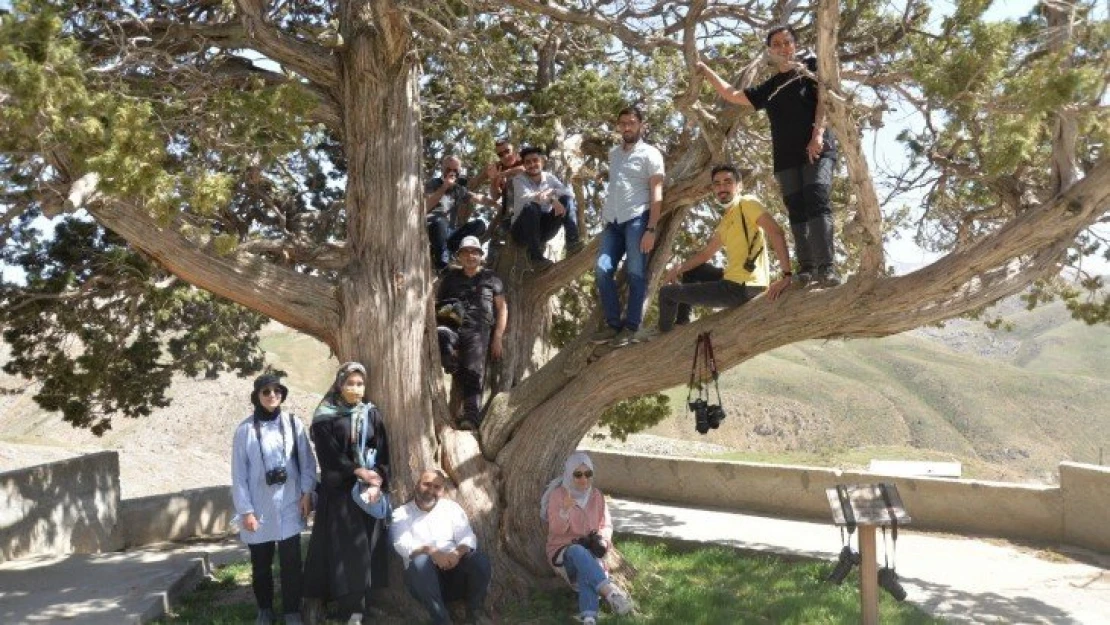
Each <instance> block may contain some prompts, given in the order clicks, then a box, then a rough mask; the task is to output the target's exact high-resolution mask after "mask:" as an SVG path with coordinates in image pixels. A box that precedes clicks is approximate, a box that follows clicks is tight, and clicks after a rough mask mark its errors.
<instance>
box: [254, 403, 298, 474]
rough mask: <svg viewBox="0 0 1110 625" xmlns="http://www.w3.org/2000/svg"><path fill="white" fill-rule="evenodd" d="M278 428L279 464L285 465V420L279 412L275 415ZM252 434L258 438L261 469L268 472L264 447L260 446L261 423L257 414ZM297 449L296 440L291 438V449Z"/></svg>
mask: <svg viewBox="0 0 1110 625" xmlns="http://www.w3.org/2000/svg"><path fill="white" fill-rule="evenodd" d="M277 422H278V429H280V430H281V466H282V467H284V466H285V422H284V421H282V420H281V413H280V412H279V413H278V416H277ZM254 436H255V438H257V439H258V456H259V457H260V458H262V471H263V472H264V473H269V472H270V468H269V467H267V466H266V449H265V448H264V447H262V424H261V423H259V420H258V416H257V415H256V416H255V417H254ZM296 449H297V440H296V439H293V450H294V451H296Z"/></svg>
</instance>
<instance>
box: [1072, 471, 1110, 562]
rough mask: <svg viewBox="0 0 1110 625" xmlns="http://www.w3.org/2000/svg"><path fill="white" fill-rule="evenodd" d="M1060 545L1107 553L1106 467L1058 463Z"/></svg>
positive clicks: (1109, 496) (1109, 480) (1109, 477)
mask: <svg viewBox="0 0 1110 625" xmlns="http://www.w3.org/2000/svg"><path fill="white" fill-rule="evenodd" d="M1060 489H1061V490H1062V491H1063V499H1064V506H1063V508H1064V509H1063V517H1064V522H1063V525H1064V542H1066V543H1070V544H1073V545H1082V546H1084V547H1089V548H1091V549H1095V550H1097V551H1102V552H1105V553H1110V467H1100V466H1095V465H1092V464H1078V463H1075V462H1061V463H1060Z"/></svg>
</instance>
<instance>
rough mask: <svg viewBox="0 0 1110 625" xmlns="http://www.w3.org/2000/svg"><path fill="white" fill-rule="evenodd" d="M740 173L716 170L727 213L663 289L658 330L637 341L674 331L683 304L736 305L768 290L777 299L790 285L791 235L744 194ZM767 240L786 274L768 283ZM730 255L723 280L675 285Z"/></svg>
mask: <svg viewBox="0 0 1110 625" xmlns="http://www.w3.org/2000/svg"><path fill="white" fill-rule="evenodd" d="M739 191H740V173H739V172H738V171H737V169H736V168H735V167H733V166H732V165H718V166H716V167H714V168H713V201H714V204H716V207H717V208H718V209H719V210H721V211H723V212H724V216H722V217H721V221H720V223H719V224H717V229H716V231H714V232H713V236H711V237H710V238H709V241H708V242H707V243H706V244H705V247H703V248H702V249H701V251H699V252H698V253H696V254H694V255H693V256H691V257H690V258H688V259H687V260H686V262H684V263H682V264H680V265H677V266H675V267H673V268H672V269H671V270H670V271H668V272H667V274H666V276H665V277H664V282H665V283H666V286H664V287H663V288H661V289H659V330H658V331H655V330H650V329H645V330H641V331H640V332H637V333H636V338H635V340H636V341H646V340H649V339H651V338H653V337H654V336H656V335H657V334H659V333H660V332H670V331H671V329H672V328H673V327H674V324H675V317H676V316H677V314H678V309H679V305H680V304H689V305H701V306H710V307H713V308H735V307H736V306H740V305H741V304H744V303H746V302H748V301H749V300H751V299H752V298H753V297H755V296H756V295H758V294H759V293H761V292H763V291H764V290H765V289H766V290H767V297H769V298H770V299H772V300H773V299H775V298H777V297H778V296H779V294H780V293H782V292H783V291H784V290H785V289H786V288H787V287H789V286H790V277H791V272H790V252H789V251H788V249H787V247H786V236H785V235H784V234H783V232H782V228H780V227H779V225H778V224H777V223H775V220H774V219H772V218H771V216H770V215H769V214H767V213H766V212H765V211H764V210H763V204H762V203H761V202H760V201H759V200H758V199H756V198H755V196H751V195H741V194H740V193H739ZM767 239H770V243H771V247H772V248H774V250H775V257H776V258H778V261H779V266H780V267H781V268H782V277H781V278H780V279H778V280H776V281H775V282H773V283H771V284H770V286H768V282H769V278H768V273H769V272H768V264H769V263H768V260H767ZM722 246H723V247H724V248H725V255H726V256H727V257H728V259H727V264H726V265H725V270H724V276H723V278H722V279H721V280H716V281H712V282H700V283H696V284H673V282H675V281H676V280H677V279H678V278H680V277H681V276H682V274H683V273H684V272H686V271H690V270H693V269H695V268H697V267H699V266H701V265H702V264H703V263H706V262H708V261H709V260H710V259H711V258H713V256H714V255H715V254H716V253H717V252H718V250H720V249H721V247H722Z"/></svg>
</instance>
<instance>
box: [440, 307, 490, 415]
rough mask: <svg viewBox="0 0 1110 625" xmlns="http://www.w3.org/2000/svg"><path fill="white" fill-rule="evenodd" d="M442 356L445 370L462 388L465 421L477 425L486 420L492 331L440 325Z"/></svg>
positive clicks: (478, 326) (482, 328)
mask: <svg viewBox="0 0 1110 625" xmlns="http://www.w3.org/2000/svg"><path fill="white" fill-rule="evenodd" d="M436 333H437V334H438V336H439V356H440V359H441V360H442V361H443V366H444V368H446V369H447V372H448V373H450V374H451V375H452V376H454V379H455V384H458V385H459V387H460V388H461V389H462V398H463V418H464V419H467V420H469V421H473V422H474V423H481V422H482V421H481V419H482V384H483V382H484V379H485V373H486V353H487V351H488V350H489V341H490V328H489V326H486V325H477V326H474V325H469V324H465V325H463V326H462V327H461V328H459V329H457V330H456V329H453V328H448V327H445V326H439V327H437V328H436Z"/></svg>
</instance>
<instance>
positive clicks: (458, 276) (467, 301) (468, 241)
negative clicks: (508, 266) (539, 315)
mask: <svg viewBox="0 0 1110 625" xmlns="http://www.w3.org/2000/svg"><path fill="white" fill-rule="evenodd" d="M458 259H459V264H461V265H462V268H461V269H455V268H451V269H448V270H447V271H446V272H445V273H444V274H443V277H442V278H441V279H440V282H439V290H438V291H437V292H436V324H437V328H436V330H437V333H438V336H439V355H440V360H441V361H442V363H443V368H444V369H445V370H446V371H447V372H448V373H450V374H452V375H453V376H454V383H455V384H458V385H460V386H461V388H462V398H463V416H462V423H461V424H460V426H459V427H460V428H462V429H469V430H476V429H478V425H479V423H480V422H481V405H482V379H483V377H484V375H485V370H486V353H487V351H488V353H489V355H491V356H493V359H494V360H499V359H500V358H501V340H502V337H503V336H504V335H505V328H506V326H507V325H508V322H509V308H508V306H507V305H506V303H505V295H504V293H505V288H504V286H503V284H502V282H501V278H498V277H497V274H495V273H493V272H492V271H490V270H489V269H485V268H483V267H482V244H481V242H479V241H478V238H477V237H466V238H464V239H463V240H462V242H461V243H460V244H459V253H458ZM491 328H492V334H491Z"/></svg>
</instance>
